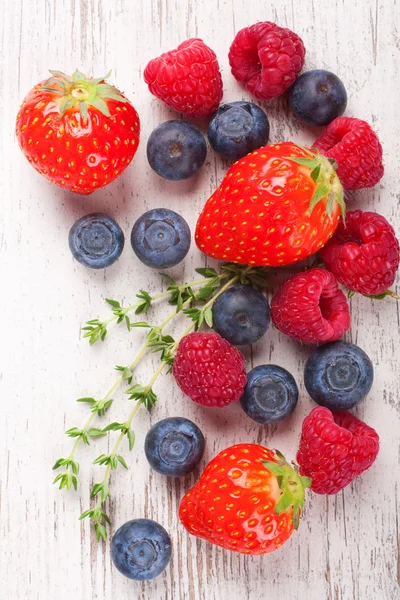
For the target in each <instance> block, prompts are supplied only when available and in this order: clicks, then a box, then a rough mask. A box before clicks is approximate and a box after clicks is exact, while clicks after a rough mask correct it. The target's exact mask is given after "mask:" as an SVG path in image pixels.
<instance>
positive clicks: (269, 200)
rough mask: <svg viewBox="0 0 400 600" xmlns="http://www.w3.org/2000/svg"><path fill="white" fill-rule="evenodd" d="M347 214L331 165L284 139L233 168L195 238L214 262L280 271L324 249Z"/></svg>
mask: <svg viewBox="0 0 400 600" xmlns="http://www.w3.org/2000/svg"><path fill="white" fill-rule="evenodd" d="M341 213H344V202H343V188H342V185H341V183H340V181H339V179H338V177H337V175H336V171H335V167H334V165H333V164H332V162H331V161H329V160H328V159H326V158H324V157H323V156H322V155H320V154H318V153H316V152H312V151H310V150H308V149H306V148H301V147H300V146H297V145H296V144H294V143H292V142H283V143H281V144H274V145H272V146H264V147H263V148H259V149H258V150H256V151H255V152H252V153H251V154H248V155H247V156H246V157H245V158H243V159H241V160H239V161H238V162H236V163H235V164H234V165H232V167H231V168H230V169H229V171H228V172H227V174H226V176H225V178H224V180H223V181H222V183H221V185H220V186H219V188H218V189H217V190H216V191H215V192H214V193H213V195H212V196H211V198H209V200H208V201H207V202H206V205H205V207H204V209H203V211H202V213H201V214H200V217H199V219H198V221H197V226H196V234H195V238H196V243H197V245H198V247H199V248H200V250H202V251H203V252H204V253H205V254H208V255H209V256H212V257H213V258H218V259H223V260H226V261H229V262H236V263H242V264H250V265H259V266H282V265H287V264H292V263H294V262H296V261H299V260H302V259H304V258H306V257H307V256H309V255H310V254H314V253H315V252H316V251H317V250H319V249H320V248H322V246H324V244H326V242H327V241H328V240H329V238H331V237H332V235H333V233H334V231H335V229H336V227H337V225H338V223H339V219H340V215H341Z"/></svg>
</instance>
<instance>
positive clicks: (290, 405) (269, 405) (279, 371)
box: [240, 365, 299, 424]
mask: <svg viewBox="0 0 400 600" xmlns="http://www.w3.org/2000/svg"><path fill="white" fill-rule="evenodd" d="M298 398H299V390H298V388H297V384H296V381H295V380H294V378H293V375H291V374H290V373H289V371H286V369H283V368H282V367H278V366H277V365H260V366H259V367H255V368H254V369H253V370H252V371H250V373H248V374H247V384H246V387H245V388H244V392H243V396H242V397H241V398H240V404H241V405H242V408H243V410H244V412H245V413H246V414H247V415H248V416H249V417H250V418H251V419H253V421H257V422H258V423H263V424H268V423H277V422H279V421H283V420H284V419H286V417H288V416H289V415H290V414H292V412H293V411H294V409H295V408H296V404H297V400H298Z"/></svg>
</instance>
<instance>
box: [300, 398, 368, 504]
mask: <svg viewBox="0 0 400 600" xmlns="http://www.w3.org/2000/svg"><path fill="white" fill-rule="evenodd" d="M378 452H379V436H378V434H377V433H376V431H375V430H374V429H372V427H369V426H368V425H366V424H365V423H363V422H362V421H360V420H359V419H357V417H355V416H354V415H352V414H350V413H347V412H335V413H332V412H331V411H330V410H329V409H328V408H322V407H320V406H318V407H317V408H314V409H313V410H312V411H311V413H310V414H309V415H308V417H306V418H305V419H304V421H303V426H302V430H301V437H300V446H299V450H298V452H297V456H296V459H297V462H298V464H299V467H300V474H301V475H306V476H307V477H311V479H312V482H311V489H312V490H313V492H315V493H316V494H337V492H339V491H340V490H341V489H343V488H344V487H346V485H349V483H350V482H351V481H353V479H355V478H356V477H358V476H359V475H361V473H363V472H364V471H366V470H367V469H369V467H370V466H371V465H372V463H373V462H374V460H375V458H376V457H377V455H378Z"/></svg>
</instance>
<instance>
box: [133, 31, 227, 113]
mask: <svg viewBox="0 0 400 600" xmlns="http://www.w3.org/2000/svg"><path fill="white" fill-rule="evenodd" d="M144 80H145V82H146V83H147V85H148V86H149V90H150V92H151V93H152V94H154V96H157V98H160V100H163V102H165V104H168V106H170V107H171V108H174V109H175V110H177V111H178V112H181V113H183V114H184V115H187V116H189V117H206V116H208V115H211V114H212V113H213V112H215V111H216V110H217V108H218V105H219V103H220V102H221V99H222V77H221V73H220V70H219V65H218V61H217V57H216V55H215V52H214V51H213V50H211V48H209V47H208V46H206V45H205V43H204V42H203V41H202V40H199V39H196V38H193V39H190V40H187V41H186V42H183V43H182V44H181V45H180V46H178V48H177V49H176V50H171V51H170V52H165V53H164V54H161V56H160V57H158V58H154V59H153V60H151V61H150V62H149V64H148V65H147V67H146V68H145V70H144Z"/></svg>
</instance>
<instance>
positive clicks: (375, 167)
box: [314, 117, 384, 190]
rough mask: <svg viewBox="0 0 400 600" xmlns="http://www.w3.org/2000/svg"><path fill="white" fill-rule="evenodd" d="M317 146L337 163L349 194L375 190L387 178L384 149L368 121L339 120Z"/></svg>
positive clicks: (339, 173)
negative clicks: (361, 190) (384, 175)
mask: <svg viewBox="0 0 400 600" xmlns="http://www.w3.org/2000/svg"><path fill="white" fill-rule="evenodd" d="M314 146H315V148H317V149H318V150H319V151H320V152H321V154H324V156H327V157H328V158H332V159H334V160H336V162H337V164H338V169H337V173H338V176H339V177H340V181H341V182H342V184H343V187H344V188H345V189H346V190H357V189H359V188H368V187H373V186H374V185H375V184H377V183H378V181H379V180H380V179H381V178H382V177H383V171H384V169H383V164H382V146H381V144H380V142H379V139H378V136H377V135H376V133H375V131H374V130H373V129H372V127H370V125H368V123H367V122H366V121H362V120H361V119H355V118H354V117H338V118H337V119H335V120H334V121H332V123H330V124H329V125H328V127H327V128H326V131H325V132H324V133H323V134H322V135H321V136H320V137H319V138H318V139H317V140H315V143H314Z"/></svg>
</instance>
